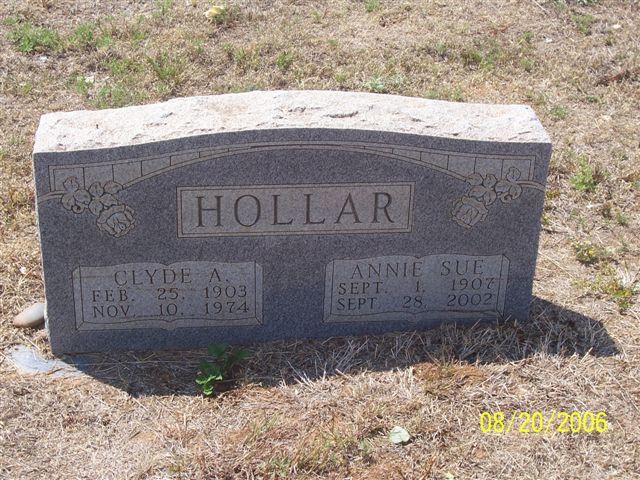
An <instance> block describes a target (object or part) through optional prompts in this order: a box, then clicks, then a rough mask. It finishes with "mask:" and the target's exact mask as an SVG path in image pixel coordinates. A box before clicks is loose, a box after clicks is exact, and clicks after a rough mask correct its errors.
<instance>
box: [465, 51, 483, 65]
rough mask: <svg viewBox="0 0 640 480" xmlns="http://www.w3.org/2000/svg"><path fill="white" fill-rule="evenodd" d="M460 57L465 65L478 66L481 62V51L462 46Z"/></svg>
mask: <svg viewBox="0 0 640 480" xmlns="http://www.w3.org/2000/svg"><path fill="white" fill-rule="evenodd" d="M460 58H461V60H462V63H463V64H464V66H465V67H471V66H478V65H480V64H481V63H482V52H480V51H479V50H477V49H475V48H463V49H462V51H461V52H460Z"/></svg>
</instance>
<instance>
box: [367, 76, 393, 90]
mask: <svg viewBox="0 0 640 480" xmlns="http://www.w3.org/2000/svg"><path fill="white" fill-rule="evenodd" d="M364 86H365V88H366V89H367V90H369V91H370V92H374V93H386V92H387V91H388V90H387V85H386V83H385V81H384V79H383V78H382V77H379V76H375V77H373V78H372V79H371V80H369V81H368V82H365V84H364Z"/></svg>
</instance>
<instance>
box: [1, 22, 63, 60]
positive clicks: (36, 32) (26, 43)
mask: <svg viewBox="0 0 640 480" xmlns="http://www.w3.org/2000/svg"><path fill="white" fill-rule="evenodd" d="M7 23H8V24H9V25H11V26H12V28H11V30H10V32H9V39H10V40H11V42H12V43H13V44H14V45H15V46H16V47H17V48H18V50H19V51H20V52H22V53H35V52H40V53H45V52H53V51H56V50H58V49H60V47H61V41H60V36H59V35H58V33H57V32H56V31H54V30H51V29H50V28H46V27H37V26H34V25H32V24H31V23H30V22H22V21H20V20H18V19H15V18H13V19H9V21H8V22H7Z"/></svg>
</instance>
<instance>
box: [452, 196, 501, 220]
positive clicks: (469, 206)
mask: <svg viewBox="0 0 640 480" xmlns="http://www.w3.org/2000/svg"><path fill="white" fill-rule="evenodd" d="M494 195H495V194H494ZM487 212H488V210H487V207H486V206H485V204H484V203H483V202H481V201H479V200H477V199H475V198H471V197H462V198H461V199H460V200H458V201H457V202H456V203H455V205H454V207H453V212H452V214H453V219H454V220H455V221H456V223H458V224H459V225H461V226H463V227H465V228H469V227H472V226H474V225H475V224H476V223H478V222H481V221H483V220H484V219H485V217H486V216H487Z"/></svg>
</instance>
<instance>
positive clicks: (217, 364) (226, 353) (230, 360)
mask: <svg viewBox="0 0 640 480" xmlns="http://www.w3.org/2000/svg"><path fill="white" fill-rule="evenodd" d="M207 351H208V352H209V355H210V356H211V359H212V361H211V362H208V361H206V360H203V361H202V362H201V363H200V368H199V369H198V375H197V377H196V384H197V386H198V388H199V389H200V390H201V391H202V393H203V394H204V395H205V396H207V397H210V396H211V395H213V394H214V393H215V388H216V382H221V381H224V380H228V379H229V378H230V377H231V375H232V370H233V369H234V367H236V366H237V365H238V364H239V363H240V362H241V361H242V360H244V359H246V358H247V357H248V356H249V352H247V351H246V350H242V349H240V348H231V347H229V345H227V344H225V343H214V344H212V345H209V348H208V349H207Z"/></svg>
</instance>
